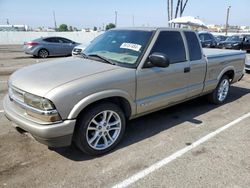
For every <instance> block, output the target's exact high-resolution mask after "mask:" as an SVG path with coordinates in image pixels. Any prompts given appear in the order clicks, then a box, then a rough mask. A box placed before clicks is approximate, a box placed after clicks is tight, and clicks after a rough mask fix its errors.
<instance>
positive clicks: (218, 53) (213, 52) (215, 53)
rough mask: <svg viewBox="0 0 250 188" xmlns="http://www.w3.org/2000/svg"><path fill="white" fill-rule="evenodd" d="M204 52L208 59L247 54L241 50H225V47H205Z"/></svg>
mask: <svg viewBox="0 0 250 188" xmlns="http://www.w3.org/2000/svg"><path fill="white" fill-rule="evenodd" d="M203 52H204V54H205V55H206V57H207V58H208V59H210V58H217V57H225V56H235V55H242V54H245V53H246V52H245V51H241V50H223V49H213V48H203Z"/></svg>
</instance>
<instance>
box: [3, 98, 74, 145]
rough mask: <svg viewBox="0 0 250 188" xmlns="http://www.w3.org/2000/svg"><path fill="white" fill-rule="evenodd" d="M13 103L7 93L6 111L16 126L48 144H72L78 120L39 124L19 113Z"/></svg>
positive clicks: (4, 106) (5, 100)
mask: <svg viewBox="0 0 250 188" xmlns="http://www.w3.org/2000/svg"><path fill="white" fill-rule="evenodd" d="M12 103H13V102H11V101H10V99H9V97H8V96H7V95H6V96H5V98H4V101H3V108H4V113H5V116H6V117H7V118H8V119H9V120H10V121H12V122H13V125H14V127H16V128H17V127H18V128H20V129H22V130H24V131H25V132H28V133H30V134H31V135H32V136H33V137H34V138H35V139H36V140H37V141H39V142H41V143H43V144H45V145H47V146H51V147H62V146H68V145H70V144H71V142H72V136H73V132H74V128H75V123H76V120H64V121H62V122H59V123H54V124H49V125H43V124H39V123H36V122H33V121H30V120H28V119H26V118H24V117H22V116H21V115H19V114H18V113H17V111H16V110H15V108H13V104H12Z"/></svg>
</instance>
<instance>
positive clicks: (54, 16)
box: [53, 11, 57, 30]
mask: <svg viewBox="0 0 250 188" xmlns="http://www.w3.org/2000/svg"><path fill="white" fill-rule="evenodd" d="M53 18H54V27H55V30H56V28H57V26H56V14H55V11H53Z"/></svg>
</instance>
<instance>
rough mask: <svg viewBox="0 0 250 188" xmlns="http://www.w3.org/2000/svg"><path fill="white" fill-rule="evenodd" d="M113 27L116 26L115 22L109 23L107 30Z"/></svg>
mask: <svg viewBox="0 0 250 188" xmlns="http://www.w3.org/2000/svg"><path fill="white" fill-rule="evenodd" d="M112 28H115V24H113V23H109V24H108V25H106V30H109V29H112Z"/></svg>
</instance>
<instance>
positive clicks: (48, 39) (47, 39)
mask: <svg viewBox="0 0 250 188" xmlns="http://www.w3.org/2000/svg"><path fill="white" fill-rule="evenodd" d="M43 40H44V41H46V42H56V43H58V40H57V39H56V38H55V37H51V38H46V39H43Z"/></svg>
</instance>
